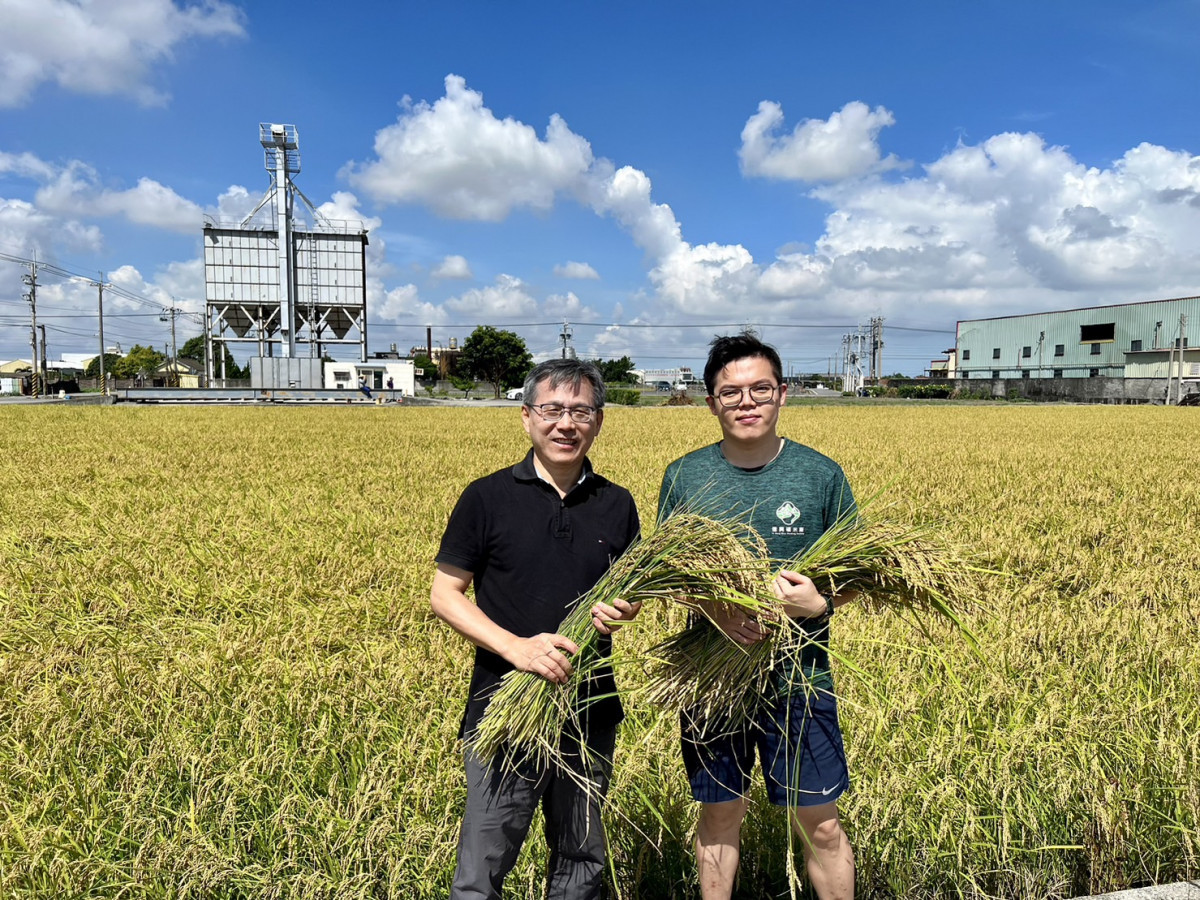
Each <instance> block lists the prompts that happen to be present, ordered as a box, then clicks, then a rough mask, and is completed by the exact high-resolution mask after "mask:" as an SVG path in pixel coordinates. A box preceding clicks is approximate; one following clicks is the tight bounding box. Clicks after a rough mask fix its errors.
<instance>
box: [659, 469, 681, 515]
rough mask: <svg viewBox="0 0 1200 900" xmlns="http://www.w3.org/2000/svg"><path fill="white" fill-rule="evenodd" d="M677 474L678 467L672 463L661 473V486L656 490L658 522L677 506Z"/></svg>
mask: <svg viewBox="0 0 1200 900" xmlns="http://www.w3.org/2000/svg"><path fill="white" fill-rule="evenodd" d="M678 474H679V466H678V465H676V464H674V463H672V464H671V465H669V466H667V470H666V471H665V472H663V480H662V484H661V485H660V486H659V488H658V521H660V522H661V521H662V520H663V519H665V518H666V517H667V516H669V515H670V514H671V513H672V512H674V511H675V507H676V506H678V505H679V494H678V492H677V491H676V489H675V479H676V478H677V477H678Z"/></svg>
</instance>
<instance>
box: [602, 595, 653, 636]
mask: <svg viewBox="0 0 1200 900" xmlns="http://www.w3.org/2000/svg"><path fill="white" fill-rule="evenodd" d="M641 611H642V604H641V601H638V602H637V603H630V602H629V601H628V600H620V599H618V600H614V601H613V604H612V606H609V605H608V604H607V603H597V604H596V605H595V606H593V607H592V627H593V628H595V629H596V630H597V631H598V632H600V633H601V634H612V633H613V632H614V631H616V630H617V629H619V628H620V627H621V626H622V625H624V624H625V623H626V622H632V621H633V620H634V619H635V618H637V614H638V613H640V612H641Z"/></svg>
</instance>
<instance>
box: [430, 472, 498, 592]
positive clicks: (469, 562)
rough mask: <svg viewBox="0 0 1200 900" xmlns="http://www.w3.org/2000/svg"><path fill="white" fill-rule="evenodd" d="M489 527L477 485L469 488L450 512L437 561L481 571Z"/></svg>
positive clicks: (472, 570) (471, 485)
mask: <svg viewBox="0 0 1200 900" xmlns="http://www.w3.org/2000/svg"><path fill="white" fill-rule="evenodd" d="M486 527H487V515H486V510H485V509H484V504H483V502H482V500H481V498H480V494H479V490H478V488H477V487H476V486H475V485H474V484H470V485H467V489H466V490H465V491H463V492H462V496H461V497H459V498H458V502H457V503H456V504H454V511H453V512H451V513H450V519H449V521H448V522H447V523H446V530H445V531H444V532H443V533H442V543H441V546H440V547H439V548H438V552H437V556H436V557H434V560H435V561H436V562H439V563H446V564H447V565H451V566H457V567H458V568H460V569H464V570H466V571H468V572H472V573H474V572H478V571H479V570H480V568H481V566H482V564H483V562H484V560H485V558H486V556H487V546H486V542H485V540H484V535H485V533H486Z"/></svg>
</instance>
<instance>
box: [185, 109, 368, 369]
mask: <svg viewBox="0 0 1200 900" xmlns="http://www.w3.org/2000/svg"><path fill="white" fill-rule="evenodd" d="M259 142H260V143H261V144H262V146H263V149H264V150H265V158H266V169H267V171H268V172H269V173H270V174H271V186H270V188H269V189H268V190H267V193H266V194H265V195H264V196H263V198H262V199H261V200H260V201H259V202H258V205H257V206H255V207H254V209H253V211H251V213H250V214H249V215H248V216H246V217H245V218H243V219H241V220H240V221H229V222H220V221H217V220H215V219H212V218H210V217H208V216H206V217H205V222H204V281H205V313H206V318H205V321H206V325H207V327H206V328H205V339H206V341H207V342H208V344H209V353H208V359H209V371H208V377H209V383H210V384H212V383H214V380H216V381H215V383H220V380H221V379H223V378H224V377H225V376H224V373H223V371H222V369H223V363H224V359H225V349H226V348H227V347H229V346H231V345H232V346H233V347H236V346H238V345H242V346H243V347H249V348H250V349H251V351H252V352H251V354H250V373H251V384H252V386H253V387H255V388H287V387H294V388H320V387H322V386H323V385H322V375H321V358H322V357H323V356H324V355H325V354H326V353H329V354H331V355H333V354H336V351H337V350H338V349H339V347H340V348H342V349H343V350H344V349H347V348H349V347H357V356H358V358H359V360H360V361H365V360H366V358H367V282H366V248H367V230H366V228H365V227H363V223H362V222H358V221H352V222H339V221H334V220H330V219H329V218H327V217H326V216H324V215H322V214H321V212H320V211H319V210H318V209H317V208H316V207H315V206H314V205H313V204H312V203H311V202H310V201H309V199H308V198H307V197H305V196H304V193H303V192H302V191H301V190H300V188H299V187H297V186H296V183H295V181H294V180H293V176H295V175H297V174H298V173H299V172H300V140H299V135H298V134H297V133H296V127H295V126H294V125H278V124H262V125H259ZM298 201H299V202H298Z"/></svg>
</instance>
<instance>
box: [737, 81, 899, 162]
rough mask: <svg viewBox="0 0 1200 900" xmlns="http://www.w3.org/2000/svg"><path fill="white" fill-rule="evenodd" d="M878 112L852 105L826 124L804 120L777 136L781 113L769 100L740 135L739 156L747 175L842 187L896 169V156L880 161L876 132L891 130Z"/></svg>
mask: <svg viewBox="0 0 1200 900" xmlns="http://www.w3.org/2000/svg"><path fill="white" fill-rule="evenodd" d="M895 121H896V120H895V117H894V116H893V115H892V113H891V112H890V111H888V110H887V109H884V108H883V107H882V106H877V107H875V109H871V108H869V107H868V106H867V105H866V104H865V103H862V102H860V101H858V100H854V101H851V102H850V103H847V104H846V105H845V106H843V107H842V108H841V110H840V111H839V112H835V113H833V114H832V115H830V117H829V118H828V119H825V120H821V119H805V120H804V121H802V122H801V123H800V124H798V125H797V126H796V127H795V128H794V129H793V130H792V132H791V134H786V135H785V134H780V133H779V131H780V128H781V126H782V125H783V108H782V107H781V106H780V105H779V104H778V103H774V102H772V101H770V100H763V101H762V102H761V103H759V104H758V112H756V113H755V114H754V115H752V116H751V117H750V118H749V119H748V120H747V122H746V126H745V127H744V128H743V129H742V147H741V150H740V151H739V153H738V155H739V158H740V159H741V162H742V171H743V172H744V173H745V174H747V175H757V176H761V177H764V178H779V179H789V180H795V181H811V182H819V181H840V180H841V179H844V178H854V177H857V176H860V175H866V174H868V173H874V172H884V171H887V170H889V169H895V168H898V167H900V166H901V165H902V164H901V162H900V161H899V160H898V159H896V157H895V156H893V155H889V156H887V157H882V156H881V153H880V149H879V132H880V130H881V129H883V128H884V127H886V126H888V125H894V124H895Z"/></svg>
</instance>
